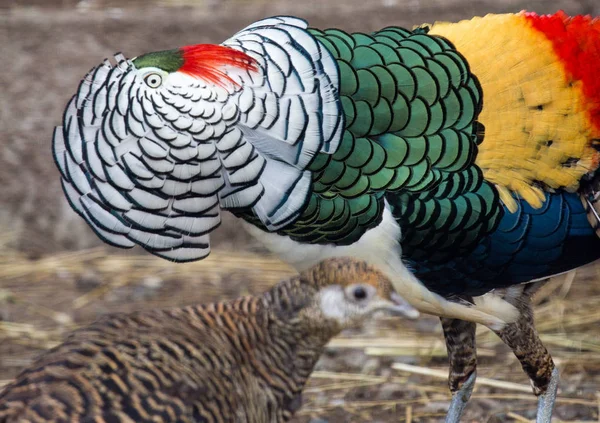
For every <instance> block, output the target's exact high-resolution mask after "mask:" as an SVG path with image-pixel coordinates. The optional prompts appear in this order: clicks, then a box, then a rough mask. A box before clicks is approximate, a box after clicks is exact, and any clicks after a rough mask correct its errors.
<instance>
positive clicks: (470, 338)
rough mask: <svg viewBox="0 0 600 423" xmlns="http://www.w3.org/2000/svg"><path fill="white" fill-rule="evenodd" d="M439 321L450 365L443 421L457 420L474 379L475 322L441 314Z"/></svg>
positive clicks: (475, 356) (468, 396)
mask: <svg viewBox="0 0 600 423" xmlns="http://www.w3.org/2000/svg"><path fill="white" fill-rule="evenodd" d="M441 321H442V328H443V330H444V338H445V340H446V349H447V350H448V361H449V364H450V374H449V376H448V386H449V387H450V392H452V401H451V403H450V408H449V409H448V414H447V415H446V423H458V422H460V416H461V415H462V412H463V410H464V408H465V406H466V405H467V402H469V398H471V392H473V386H475V379H476V378H477V347H476V345H475V323H473V322H466V321H464V320H458V319H448V318H444V317H442V318H441Z"/></svg>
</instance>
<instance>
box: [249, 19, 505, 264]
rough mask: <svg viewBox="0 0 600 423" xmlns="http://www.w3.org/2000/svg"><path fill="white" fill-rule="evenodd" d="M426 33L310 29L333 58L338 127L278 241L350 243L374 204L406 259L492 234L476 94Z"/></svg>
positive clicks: (374, 218) (454, 57)
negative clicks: (390, 223)
mask: <svg viewBox="0 0 600 423" xmlns="http://www.w3.org/2000/svg"><path fill="white" fill-rule="evenodd" d="M426 32H427V30H426V29H423V28H419V29H417V30H415V31H409V30H406V29H403V28H398V27H390V28H385V29H383V30H381V31H379V32H376V33H374V34H371V35H367V34H362V33H355V34H347V33H345V32H343V31H340V30H337V29H329V30H326V31H319V30H315V29H312V30H311V33H312V34H313V35H314V36H315V37H316V38H317V39H318V40H319V41H320V42H321V43H322V44H323V45H324V46H325V47H326V48H327V49H328V50H329V51H330V52H331V53H332V55H333V56H334V58H335V59H336V61H337V64H338V67H339V72H340V83H341V85H340V92H339V94H340V97H341V102H342V105H343V109H344V113H345V118H346V123H345V124H346V126H345V132H344V135H343V140H342V142H341V145H340V147H339V149H338V150H337V151H336V153H335V154H333V155H328V154H325V153H320V154H319V155H318V156H317V157H316V158H315V160H314V161H313V163H312V164H311V165H310V167H309V169H310V170H311V171H312V172H313V193H312V196H311V197H310V201H309V203H308V205H307V207H306V209H305V210H304V213H303V214H302V215H301V216H300V218H299V219H298V220H297V221H296V222H295V223H294V224H292V225H290V226H288V227H287V228H284V229H283V230H281V231H279V233H280V234H282V235H289V236H291V237H292V238H293V239H295V240H296V241H299V242H308V243H335V244H338V245H342V244H344V245H345V244H351V243H353V242H355V241H357V240H358V239H359V238H360V237H361V236H362V234H363V233H364V232H365V231H366V230H367V229H370V228H372V227H374V226H376V225H377V224H379V222H380V221H381V217H382V211H383V208H384V199H385V200H387V201H388V202H389V203H390V205H391V206H392V210H393V213H394V216H395V217H396V219H397V220H398V221H399V222H400V225H401V228H402V230H403V240H402V245H403V249H404V251H405V252H410V253H411V255H420V254H430V253H432V251H431V248H430V247H431V243H433V244H435V246H436V247H446V244H447V243H448V242H449V243H450V245H453V247H454V248H455V249H457V250H458V249H459V246H458V245H456V239H455V237H453V236H452V235H454V236H460V238H461V239H462V240H463V241H464V242H463V243H464V244H465V248H470V247H471V245H470V244H471V243H470V241H471V240H473V239H475V237H476V236H477V237H478V236H481V235H482V233H487V232H488V231H490V230H491V229H493V227H495V225H496V223H497V221H498V217H499V213H500V211H499V209H500V208H499V207H498V197H497V194H496V191H495V190H494V189H493V188H492V187H491V186H489V185H488V184H487V183H486V182H485V181H484V180H483V175H482V173H481V171H480V170H479V168H477V167H476V166H475V164H474V159H475V156H476V153H477V144H478V143H479V142H481V139H482V135H483V134H482V128H481V127H480V125H479V124H478V123H477V122H476V119H477V115H478V114H479V111H480V110H481V104H482V96H481V89H480V87H479V84H478V82H477V80H476V78H475V77H474V76H473V75H472V74H471V73H470V72H469V67H468V64H467V62H466V60H465V59H464V58H463V57H462V56H461V55H460V54H459V53H458V52H457V51H456V50H455V48H454V46H453V45H452V44H451V43H450V42H449V41H447V40H445V39H443V38H441V37H437V36H429V35H427V33H426ZM246 218H247V217H246ZM465 228H466V229H467V230H466V231H465ZM459 229H460V230H461V231H465V233H464V234H458V230H459ZM455 231H456V233H454V232H455ZM448 235H451V236H450V237H448ZM434 238H435V239H434ZM442 240H443V242H442ZM466 244H469V246H467V245H466Z"/></svg>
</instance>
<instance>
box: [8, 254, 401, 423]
mask: <svg viewBox="0 0 600 423" xmlns="http://www.w3.org/2000/svg"><path fill="white" fill-rule="evenodd" d="M395 297H396V293H395V292H394V290H393V288H392V286H391V284H390V281H389V279H388V278H386V277H385V276H384V275H383V274H382V273H380V272H378V271H377V270H376V269H374V268H373V267H371V266H368V265H367V264H366V263H364V262H361V261H356V260H352V259H347V258H346V259H344V258H334V259H328V260H324V261H322V262H320V263H319V264H318V265H316V266H315V267H313V268H311V269H309V270H308V271H305V272H303V273H301V274H300V275H298V276H296V277H293V278H291V279H288V280H285V281H282V282H280V283H279V284H277V285H275V286H274V287H273V288H271V289H269V290H268V291H266V292H265V293H263V294H260V295H255V296H248V297H242V298H238V299H236V300H233V301H223V302H219V303H213V304H203V305H199V306H188V307H184V308H175V309H167V310H151V311H146V312H136V313H132V314H129V315H127V314H119V315H113V316H106V317H104V318H102V319H100V320H99V321H97V322H95V323H93V324H92V325H91V326H88V327H85V328H82V329H79V330H77V331H75V332H73V333H72V334H71V335H70V336H69V337H68V338H67V340H66V341H65V342H64V343H63V344H61V345H59V346H57V347H55V348H53V349H52V350H50V351H48V352H46V353H45V354H43V355H42V356H41V357H40V358H39V359H38V360H37V361H36V362H35V363H34V364H33V365H32V366H31V367H29V368H27V369H25V370H24V371H23V372H22V373H21V374H20V375H18V376H17V378H16V379H15V381H14V382H13V383H11V384H10V385H8V386H7V387H6V389H4V390H1V391H0V422H2V423H24V422H35V423H44V422H45V423H66V422H85V423H91V422H94V423H111V422H112V423H114V422H123V423H126V422H128V423H129V422H131V423H133V422H135V423H156V422H164V423H170V422H171V423H175V422H176V423H204V422H206V423H208V422H214V423H279V422H286V421H289V420H290V418H291V417H292V416H293V414H294V413H295V412H296V411H298V409H299V408H300V406H301V405H302V391H303V389H304V384H305V383H306V381H307V380H308V378H309V376H310V374H311V373H312V371H313V369H314V367H315V365H316V363H317V360H318V359H319V357H320V356H321V354H322V353H323V350H324V349H325V345H326V344H327V343H328V342H329V341H330V340H331V338H333V337H334V336H336V335H337V334H339V333H340V332H341V331H342V330H343V329H346V328H349V327H355V326H357V325H359V324H361V323H363V322H365V321H366V320H368V319H369V318H370V317H372V315H373V313H374V312H375V311H384V312H388V313H392V314H395V313H396V312H397V311H398V309H400V310H401V309H402V305H398V304H396V302H395Z"/></svg>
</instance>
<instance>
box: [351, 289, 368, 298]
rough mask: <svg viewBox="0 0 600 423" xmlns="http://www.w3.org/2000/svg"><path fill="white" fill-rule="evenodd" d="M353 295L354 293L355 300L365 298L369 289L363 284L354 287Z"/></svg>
mask: <svg viewBox="0 0 600 423" xmlns="http://www.w3.org/2000/svg"><path fill="white" fill-rule="evenodd" d="M352 295H354V299H355V300H358V301H360V300H364V299H365V298H367V290H366V289H365V288H363V287H362V286H357V287H356V288H354V291H353V292H352Z"/></svg>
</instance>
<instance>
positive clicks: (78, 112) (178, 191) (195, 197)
mask: <svg viewBox="0 0 600 423" xmlns="http://www.w3.org/2000/svg"><path fill="white" fill-rule="evenodd" d="M257 40H260V42H258V41H257ZM292 41H293V42H292ZM323 51H324V50H322V49H321V48H320V47H319V46H318V45H317V44H316V41H315V39H314V38H313V37H312V35H310V34H309V32H308V31H307V30H306V23H304V22H303V21H300V20H297V19H293V18H273V19H268V20H265V21H264V22H258V23H256V24H254V25H251V26H250V27H248V28H247V29H245V30H242V31H240V32H239V33H238V34H236V35H235V36H234V37H232V38H231V39H229V40H227V41H226V42H225V43H223V44H222V45H207V44H199V45H193V46H188V47H182V48H178V49H174V50H167V51H160V52H154V53H148V54H144V55H142V56H139V57H137V58H134V59H133V60H128V59H126V58H125V57H124V56H123V55H121V54H117V55H116V56H115V59H116V61H117V65H116V66H114V65H113V64H111V63H110V62H109V61H108V60H105V61H104V62H103V63H102V64H100V65H99V66H97V67H95V68H94V69H92V70H91V71H90V72H89V73H88V75H87V76H86V77H85V78H84V79H83V81H82V82H81V84H80V85H79V88H78V91H77V93H76V94H75V96H74V97H73V98H72V99H71V101H70V103H69V104H68V106H67V109H66V110H65V113H64V116H63V126H62V127H57V128H56V130H55V133H54V144H53V150H54V157H55V160H56V163H57V165H58V168H59V170H60V172H61V174H62V182H63V187H64V190H65V193H66V195H67V198H68V199H69V202H70V203H71V206H72V207H73V208H74V209H75V210H76V211H77V212H78V213H79V214H80V215H82V216H83V217H84V218H85V220H86V221H87V222H88V223H89V224H90V226H91V227H92V228H93V229H94V230H95V231H96V233H97V234H98V235H99V236H100V237H101V238H103V239H104V240H105V241H106V242H108V243H110V244H112V245H116V246H120V247H132V246H133V245H135V244H139V245H141V246H142V247H144V248H146V249H147V250H149V251H151V252H152V253H154V254H157V255H160V256H162V257H166V258H169V259H172V260H177V261H187V260H195V259H199V258H202V257H204V256H206V255H207V254H208V253H209V242H208V241H209V239H208V233H209V232H211V231H212V230H213V229H214V228H216V226H218V225H219V223H220V209H221V208H226V209H232V208H252V209H253V211H254V212H255V214H256V216H257V217H258V218H259V219H261V221H262V222H263V223H264V224H265V226H267V227H268V228H269V229H276V228H278V227H280V226H281V225H283V224H285V223H288V222H290V221H291V220H293V219H294V218H295V217H297V216H298V215H299V213H300V211H301V209H302V206H303V200H304V199H305V197H306V195H307V192H308V190H309V185H310V180H311V179H310V175H309V173H308V171H305V167H306V166H307V165H308V163H309V162H310V161H311V160H312V159H313V157H314V155H315V154H317V152H318V151H320V150H325V149H327V150H329V149H333V148H335V146H337V142H338V141H339V139H340V138H341V135H340V134H341V130H342V128H343V124H342V123H341V118H340V117H339V116H340V113H339V110H340V104H339V99H338V98H337V96H336V93H337V82H338V79H337V68H336V67H335V63H334V61H333V59H332V58H331V57H330V56H327V55H326V53H324V52H323ZM273 180H277V184H273V182H272V181H273ZM282 199H283V201H282Z"/></svg>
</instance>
